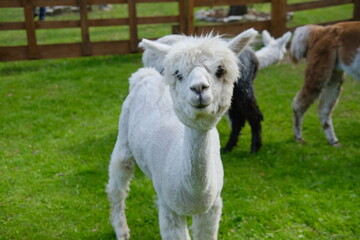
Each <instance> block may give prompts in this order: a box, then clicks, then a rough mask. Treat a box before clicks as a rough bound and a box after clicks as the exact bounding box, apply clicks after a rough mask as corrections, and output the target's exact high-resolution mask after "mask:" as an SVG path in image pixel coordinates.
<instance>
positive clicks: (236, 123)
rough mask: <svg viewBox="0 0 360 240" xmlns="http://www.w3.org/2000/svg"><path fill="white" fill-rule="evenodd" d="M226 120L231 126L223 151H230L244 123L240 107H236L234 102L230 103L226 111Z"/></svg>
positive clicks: (235, 143)
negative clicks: (230, 106) (230, 105)
mask: <svg viewBox="0 0 360 240" xmlns="http://www.w3.org/2000/svg"><path fill="white" fill-rule="evenodd" d="M228 120H229V123H230V126H231V133H230V136H229V140H228V141H227V143H226V145H225V148H224V151H225V152H230V151H231V150H232V149H233V148H234V147H235V146H236V145H237V142H238V140H239V135H240V132H241V129H242V128H243V127H244V125H245V117H244V115H243V114H242V111H241V109H239V108H237V106H235V104H233V105H232V108H231V109H230V110H229V112H228Z"/></svg>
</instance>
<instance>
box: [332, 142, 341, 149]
mask: <svg viewBox="0 0 360 240" xmlns="http://www.w3.org/2000/svg"><path fill="white" fill-rule="evenodd" d="M330 145H331V146H334V147H338V148H339V147H342V146H343V145H342V144H341V143H339V142H333V143H330Z"/></svg>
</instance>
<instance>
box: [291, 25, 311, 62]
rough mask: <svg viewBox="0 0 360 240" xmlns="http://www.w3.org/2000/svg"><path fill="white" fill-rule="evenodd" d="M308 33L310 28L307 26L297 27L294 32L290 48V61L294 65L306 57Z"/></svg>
mask: <svg viewBox="0 0 360 240" xmlns="http://www.w3.org/2000/svg"><path fill="white" fill-rule="evenodd" d="M310 32H311V26H309V25H306V26H302V27H298V28H297V29H296V30H295V33H294V37H293V39H292V41H291V46H290V59H291V61H292V62H293V63H294V64H296V63H298V62H299V61H300V60H301V59H302V58H305V57H306V52H307V49H308V38H309V36H310Z"/></svg>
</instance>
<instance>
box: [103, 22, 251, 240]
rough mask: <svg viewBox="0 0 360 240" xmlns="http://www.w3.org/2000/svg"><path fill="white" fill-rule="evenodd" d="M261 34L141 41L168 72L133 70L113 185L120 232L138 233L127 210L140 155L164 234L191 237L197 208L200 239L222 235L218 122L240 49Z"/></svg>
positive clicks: (113, 161) (119, 236)
mask: <svg viewBox="0 0 360 240" xmlns="http://www.w3.org/2000/svg"><path fill="white" fill-rule="evenodd" d="M255 35H256V31H255V30H252V29H250V30H248V31H246V32H244V33H242V34H240V35H239V36H237V37H236V38H234V39H233V40H231V41H230V42H226V41H224V40H222V39H221V38H220V37H212V36H206V37H199V38H195V37H194V38H192V37H189V38H186V39H185V40H184V41H181V42H178V43H175V44H173V45H172V46H170V45H166V44H162V43H158V42H153V41H149V40H145V39H144V40H143V41H142V42H141V43H140V46H141V47H143V48H145V49H151V50H152V51H154V52H156V53H157V54H161V55H163V56H164V59H165V61H164V71H163V74H164V76H162V75H160V73H159V72H158V71H156V70H155V69H152V68H142V69H140V70H138V71H137V72H136V73H134V74H133V75H132V76H131V78H130V93H129V95H128V97H127V98H126V100H125V102H124V103H123V107H122V113H121V115H120V121H119V135H118V138H117V141H116V144H115V147H114V150H113V153H112V156H111V161H110V166H109V177H110V179H109V183H108V186H107V192H108V196H109V200H110V202H111V222H112V225H113V227H114V229H115V232H116V236H117V239H128V238H129V237H130V234H129V232H130V231H129V228H128V226H127V221H126V217H125V212H124V211H125V198H126V196H127V191H128V189H129V182H130V179H131V177H132V175H133V171H134V164H135V162H136V163H137V165H138V166H139V167H140V169H141V170H142V171H143V172H144V173H145V174H146V175H147V176H148V177H149V178H151V180H152V182H153V186H154V189H155V191H156V193H157V197H158V205H159V224H160V232H161V237H162V239H168V240H177V239H178V240H188V239H190V236H189V231H188V229H187V225H186V216H189V215H190V216H192V217H193V225H192V230H193V234H194V238H195V239H203V240H211V239H217V232H218V227H219V220H220V215H221V209H222V200H221V197H220V193H221V189H222V185H223V167H222V163H221V159H220V143H219V135H218V132H217V130H216V127H215V126H216V124H217V123H218V121H219V120H220V119H221V117H222V115H223V114H224V113H225V112H226V111H227V109H228V107H229V106H230V103H231V96H232V90H233V84H234V82H235V81H236V79H237V77H238V75H239V70H238V66H237V61H238V59H237V56H238V55H239V54H240V52H241V51H242V49H243V48H244V47H246V45H247V44H248V43H249V42H250V41H251V40H252V39H253V38H254V36H255ZM134 160H135V161H134Z"/></svg>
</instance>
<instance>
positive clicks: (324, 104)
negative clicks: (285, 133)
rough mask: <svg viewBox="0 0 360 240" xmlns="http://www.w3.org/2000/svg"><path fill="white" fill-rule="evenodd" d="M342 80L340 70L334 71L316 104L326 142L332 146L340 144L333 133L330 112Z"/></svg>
mask: <svg viewBox="0 0 360 240" xmlns="http://www.w3.org/2000/svg"><path fill="white" fill-rule="evenodd" d="M343 82H344V73H343V72H342V71H334V72H333V75H332V77H331V79H330V80H329V82H328V83H327V84H326V85H325V87H324V89H323V91H322V93H321V95H320V100H319V106H318V111H319V116H320V121H321V124H322V127H323V129H324V132H325V136H326V138H327V140H328V142H329V143H330V144H331V145H333V146H341V144H340V143H339V141H338V139H337V137H336V135H335V131H334V126H333V123H332V118H331V113H332V111H333V109H334V108H335V105H336V103H337V100H338V98H339V95H340V92H341V85H342V84H343Z"/></svg>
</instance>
